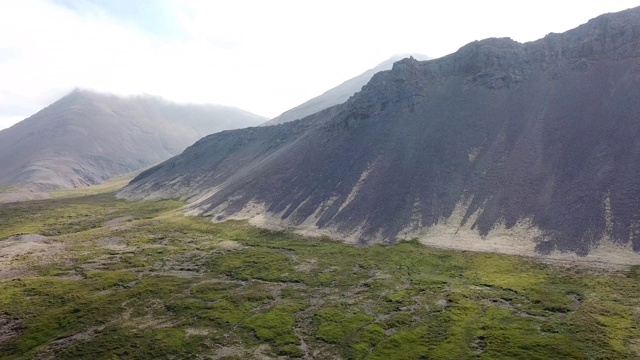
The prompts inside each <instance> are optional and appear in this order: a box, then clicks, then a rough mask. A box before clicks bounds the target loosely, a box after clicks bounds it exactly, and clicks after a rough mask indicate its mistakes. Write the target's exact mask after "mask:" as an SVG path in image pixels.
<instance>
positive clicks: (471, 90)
mask: <svg viewBox="0 0 640 360" xmlns="http://www.w3.org/2000/svg"><path fill="white" fill-rule="evenodd" d="M639 99H640V8H635V9H631V10H627V11H624V12H620V13H615V14H606V15H603V16H600V17H598V18H596V19H593V20H591V21H589V22H588V23H587V24H584V25H582V26H580V27H578V28H576V29H574V30H571V31H569V32H567V33H564V34H550V35H548V36H547V37H545V38H543V39H541V40H538V41H535V42H530V43H526V44H520V43H517V42H515V41H512V40H510V39H487V40H483V41H476V42H473V43H471V44H468V45H466V46H464V47H462V48H461V49H460V50H459V51H458V52H456V53H454V54H451V55H449V56H446V57H443V58H440V59H436V60H431V61H423V62H420V61H416V60H413V59H404V60H402V61H399V62H397V63H395V64H394V66H393V69H392V70H390V71H384V72H380V73H378V74H376V75H374V76H373V78H372V79H371V81H370V82H369V83H368V84H367V85H366V86H365V87H364V88H363V89H362V91H361V92H359V93H357V94H356V95H354V96H353V97H352V98H351V99H350V100H349V101H347V102H346V103H344V104H342V105H339V106H335V107H332V108H329V109H327V110H324V111H322V112H319V113H316V114H314V115H312V116H309V117H307V118H305V119H303V120H301V121H294V122H290V123H286V124H282V125H278V126H271V127H261V128H252V129H246V130H236V131H227V132H223V133H220V134H215V135H212V136H208V137H206V138H204V139H202V140H200V141H199V142H197V143H196V144H195V145H193V146H191V147H189V148H188V149H187V150H186V151H185V152H184V153H183V154H181V155H179V156H177V157H175V158H172V159H170V160H168V161H166V162H165V163H163V164H161V165H159V166H157V167H154V168H152V169H150V170H148V171H146V172H144V173H142V174H141V175H140V176H138V177H137V178H136V179H134V181H133V182H132V183H131V184H129V186H128V187H126V188H125V190H124V191H123V192H122V193H121V196H124V197H128V198H137V199H144V198H146V199H155V198H163V197H182V198H186V199H189V201H190V205H189V212H190V213H192V214H202V215H213V216H216V217H217V218H218V219H223V218H225V217H234V216H235V217H252V216H259V217H260V218H261V219H262V220H264V221H267V222H271V223H274V222H277V223H279V224H281V225H284V226H293V227H298V228H304V229H309V228H313V229H319V230H321V231H322V230H323V231H325V232H326V233H330V234H333V235H336V236H339V237H343V238H352V239H354V240H357V241H360V242H364V243H367V242H371V241H385V242H393V241H395V240H396V239H397V238H399V237H407V236H414V235H416V234H420V233H421V232H425V231H426V232H427V233H428V230H429V229H432V228H435V227H436V226H441V225H442V224H447V226H449V227H453V228H455V229H458V228H465V229H469V230H472V231H474V232H476V233H477V234H479V235H480V236H482V237H487V236H491V233H492V232H493V231H495V230H496V229H516V228H518V229H524V231H525V232H527V233H528V236H529V237H528V238H529V239H530V240H531V241H532V242H533V243H534V244H535V245H536V250H537V251H539V252H542V253H550V252H552V251H555V250H560V251H574V252H577V253H578V254H582V255H584V254H587V253H589V252H590V251H591V250H592V249H594V248H595V247H596V246H597V245H598V244H600V243H601V242H602V241H605V242H608V243H615V244H620V245H627V246H630V247H632V248H633V250H635V251H638V250H640V176H639V175H640V161H639V160H640V101H638V100H639ZM454 215H456V216H459V218H456V219H457V220H456V221H452V220H451V219H453V216H454ZM456 232H457V230H456ZM514 240H516V239H514ZM479 241H482V240H479Z"/></svg>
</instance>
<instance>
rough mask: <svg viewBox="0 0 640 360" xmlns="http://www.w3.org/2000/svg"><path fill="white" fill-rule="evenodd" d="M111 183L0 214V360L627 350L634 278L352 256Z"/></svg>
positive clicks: (638, 312)
mask: <svg viewBox="0 0 640 360" xmlns="http://www.w3.org/2000/svg"><path fill="white" fill-rule="evenodd" d="M113 190H114V189H113V188H111V187H108V186H107V187H103V188H101V190H100V191H87V190H82V191H79V192H60V193H57V194H54V195H55V196H53V198H52V199H49V200H42V201H31V202H21V203H15V204H4V205H0V359H92V360H94V359H269V358H274V359H275V358H283V359H286V358H304V359H636V358H640V355H639V354H640V329H639V326H638V325H639V322H640V269H637V268H629V269H624V270H601V269H589V268H581V267H566V266H565V267H560V266H557V265H548V264H543V263H539V262H536V261H534V260H532V259H527V258H521V257H515V256H504V255H496V254H484V253H470V252H455V251H445V250H437V249H431V248H427V247H424V246H422V245H420V244H418V243H417V242H415V241H410V242H403V243H399V244H396V245H392V246H383V245H374V246H369V247H357V246H353V245H347V244H343V243H340V242H337V241H333V240H331V239H328V238H305V237H302V236H298V235H295V234H293V233H291V232H273V231H266V230H262V229H258V228H255V227H252V226H250V225H248V224H247V223H246V222H241V221H227V222H224V223H212V222H211V221H210V219H207V218H194V217H185V216H183V215H182V214H181V213H180V211H179V209H180V207H181V206H182V205H183V203H181V202H180V201H176V200H169V201H158V202H127V201H124V200H118V199H116V198H115V196H114V195H113V193H111V192H110V191H113ZM29 234H37V235H41V236H32V235H29ZM16 235H19V236H16Z"/></svg>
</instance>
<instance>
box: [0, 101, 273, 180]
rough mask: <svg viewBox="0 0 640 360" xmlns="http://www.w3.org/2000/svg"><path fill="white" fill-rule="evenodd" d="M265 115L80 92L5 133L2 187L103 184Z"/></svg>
mask: <svg viewBox="0 0 640 360" xmlns="http://www.w3.org/2000/svg"><path fill="white" fill-rule="evenodd" d="M263 121H264V118H263V117H260V116H257V115H254V114H251V113H249V112H246V111H243V110H240V109H236V108H231V107H224V106H216V105H181V104H175V103H172V102H169V101H166V100H163V99H160V98H157V97H151V96H138V97H127V98H124V97H117V96H112V95H104V94H99V93H94V92H89V91H82V90H76V91H73V92H72V93H70V94H69V95H67V96H65V97H63V98H62V99H60V100H58V101H56V102H55V103H53V104H51V105H49V106H48V107H46V108H44V109H43V110H41V111H40V112H38V113H37V114H35V115H33V116H31V117H29V118H27V119H25V120H23V121H21V122H20V123H18V124H16V125H14V126H12V127H10V128H8V129H4V130H2V131H0V185H17V186H29V187H32V188H35V189H37V190H41V191H48V190H53V189H64V188H74V187H82V186H87V185H92V184H97V183H100V182H102V181H104V180H106V179H108V178H110V177H113V176H115V175H120V174H124V173H128V172H131V171H135V170H139V169H142V168H144V167H146V166H149V165H151V164H154V163H157V162H160V161H162V160H166V159H168V158H170V157H171V156H174V155H176V154H179V153H180V152H181V151H182V150H184V149H185V148H186V147H187V146H188V145H191V144H193V142H195V141H196V140H198V139H199V138H201V137H203V136H205V135H208V134H211V133H214V132H218V131H221V130H225V129H235V128H241V127H247V126H252V125H258V124H260V123H261V122H263Z"/></svg>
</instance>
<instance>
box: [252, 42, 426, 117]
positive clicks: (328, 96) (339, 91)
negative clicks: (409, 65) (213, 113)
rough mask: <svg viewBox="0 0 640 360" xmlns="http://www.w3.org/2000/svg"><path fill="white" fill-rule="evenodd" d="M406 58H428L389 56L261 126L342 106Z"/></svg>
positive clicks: (410, 55)
mask: <svg viewBox="0 0 640 360" xmlns="http://www.w3.org/2000/svg"><path fill="white" fill-rule="evenodd" d="M408 57H415V58H418V59H420V60H428V59H429V57H428V56H425V55H422V54H397V55H393V56H391V57H390V58H389V59H387V60H385V61H383V62H382V63H380V64H378V65H376V66H375V67H373V68H371V69H369V70H366V71H365V72H363V73H362V74H360V75H358V76H355V77H353V78H351V79H349V80H346V81H344V82H342V83H341V84H340V85H338V86H335V87H333V88H331V89H329V90H327V91H325V92H324V93H322V94H320V95H318V96H316V97H314V98H312V99H309V100H307V101H305V102H304V103H302V104H300V105H298V106H295V107H293V108H291V109H289V110H287V111H285V112H284V113H282V114H280V115H278V116H276V117H275V118H273V119H271V120H269V121H267V122H265V123H264V124H262V126H270V125H276V124H282V123H285V122H289V121H293V120H298V119H302V118H304V117H306V116H309V115H311V114H314V113H316V112H318V111H321V110H324V109H326V108H328V107H331V106H334V105H338V104H342V103H344V102H345V101H347V100H348V99H349V98H350V97H351V96H352V95H353V94H355V93H356V92H358V91H360V89H361V88H362V86H364V85H365V84H366V83H367V82H369V80H371V77H373V75H374V74H376V73H378V72H380V71H383V70H388V69H391V66H392V65H393V63H394V62H396V61H398V60H400V59H403V58H408Z"/></svg>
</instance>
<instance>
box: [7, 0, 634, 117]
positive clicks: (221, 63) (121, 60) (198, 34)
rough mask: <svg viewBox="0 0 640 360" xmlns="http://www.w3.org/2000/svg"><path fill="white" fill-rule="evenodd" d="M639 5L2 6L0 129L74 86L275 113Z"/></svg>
mask: <svg viewBox="0 0 640 360" xmlns="http://www.w3.org/2000/svg"><path fill="white" fill-rule="evenodd" d="M639 5H640V0H636V1H627V0H607V1H605V0H583V1H579V2H574V1H562V0H555V1H527V2H520V1H513V0H509V1H507V0H505V1H497V0H483V1H477V0H468V1H461V0H446V1H404V0H393V1H375V0H369V1H349V0H340V1H333V0H322V1H303V0H297V1H278V0H269V1H265V0H255V1H249V0H246V1H242V0H228V1H215V0H110V1H108V0H49V1H46V0H0V129H2V128H5V127H8V126H10V125H12V124H13V123H15V122H17V121H20V120H22V119H24V118H26V117H28V116H30V115H32V114H33V113H35V112H37V111H39V110H40V109H41V108H43V107H45V106H46V105H48V104H50V103H52V102H53V101H55V100H57V99H58V98H60V97H62V96H64V95H65V94H66V93H68V92H69V91H71V90H72V89H73V88H76V87H80V88H86V89H93V90H96V91H102V92H110V93H115V94H122V95H128V94H142V93H146V94H151V95H158V96H162V97H164V98H167V99H169V100H174V101H177V102H190V103H215V104H223V105H231V106H236V107H239V108H242V109H245V110H248V111H251V112H254V113H256V114H259V115H263V116H267V117H274V116H277V115H279V114H280V113H282V112H284V111H285V110H288V109H289V108H291V107H293V106H295V105H298V104H300V103H302V102H304V101H306V100H308V99H309V98H311V97H314V96H316V95H318V94H321V93H322V92H324V91H325V90H328V89H329V88H331V87H334V86H336V85H338V84H340V83H341V82H343V81H344V80H347V79H349V78H351V77H353V76H356V75H358V74H360V73H362V72H363V71H365V70H367V69H369V68H372V67H374V66H375V65H377V64H378V63H380V62H382V61H384V60H386V59H387V58H389V57H391V56H392V55H393V54H397V53H421V54H425V55H427V56H430V57H432V58H435V57H440V56H443V55H446V54H449V53H452V52H454V51H456V50H457V49H458V48H460V47H461V46H463V45H464V44H466V43H468V42H471V41H473V40H480V39H484V38H487V37H511V38H512V39H514V40H517V41H520V42H526V41H531V40H536V39H538V38H541V37H543V36H545V35H546V34H548V33H550V32H563V31H566V30H569V29H571V28H574V27H576V26H578V25H580V24H582V23H585V22H587V21H588V20H589V19H590V18H593V17H595V16H597V15H600V14H603V13H606V12H614V11H620V10H624V9H627V8H630V7H635V6H639Z"/></svg>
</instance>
